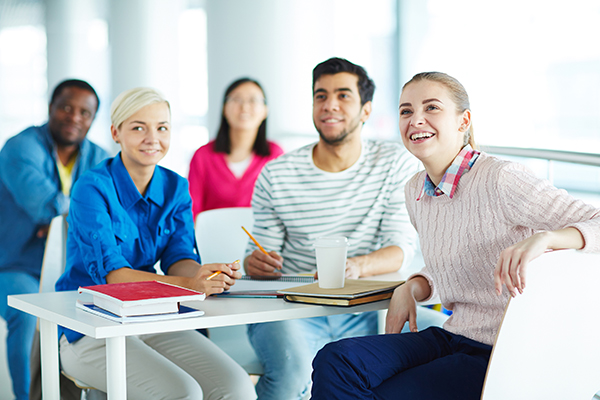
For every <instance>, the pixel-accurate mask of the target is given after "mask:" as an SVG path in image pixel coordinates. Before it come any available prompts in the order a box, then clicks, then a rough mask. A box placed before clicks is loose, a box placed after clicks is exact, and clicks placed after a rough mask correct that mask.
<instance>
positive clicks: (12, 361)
mask: <svg viewBox="0 0 600 400" xmlns="http://www.w3.org/2000/svg"><path fill="white" fill-rule="evenodd" d="M39 287H40V282H39V278H37V277H34V276H32V275H30V274H28V273H26V272H18V271H0V316H1V317H2V318H3V319H4V320H5V321H6V325H7V329H8V335H7V337H6V352H7V353H8V354H7V355H8V369H9V370H10V377H11V379H12V385H13V393H14V394H15V396H16V398H17V400H25V399H29V375H30V374H29V357H30V355H31V343H32V341H33V335H34V334H35V326H36V323H37V318H35V317H34V316H32V315H29V314H26V313H24V312H22V311H19V310H17V309H15V308H12V307H9V306H8V303H7V296H8V295H13V294H27V293H37V292H39V290H40V289H39Z"/></svg>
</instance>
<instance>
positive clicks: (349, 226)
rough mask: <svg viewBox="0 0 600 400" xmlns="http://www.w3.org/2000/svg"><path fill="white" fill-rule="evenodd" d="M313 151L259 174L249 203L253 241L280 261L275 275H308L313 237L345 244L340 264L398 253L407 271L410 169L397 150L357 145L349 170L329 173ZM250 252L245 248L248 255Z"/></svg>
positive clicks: (411, 239)
mask: <svg viewBox="0 0 600 400" xmlns="http://www.w3.org/2000/svg"><path fill="white" fill-rule="evenodd" d="M315 145H316V144H311V145H308V146H304V147H302V148H300V149H297V150H295V151H293V152H291V153H287V154H284V155H283V156H280V157H279V158H277V159H276V160H273V161H271V162H269V163H268V164H267V165H266V166H265V168H264V169H263V170H262V172H261V174H260V175H259V177H258V179H257V181H256V186H255V188H254V195H253V197H252V208H253V211H254V219H255V222H254V229H253V234H254V237H255V238H256V240H258V242H259V243H260V244H261V245H262V246H263V247H264V248H265V249H266V250H267V251H272V250H275V251H277V252H278V253H279V254H280V255H281V256H282V257H283V259H284V262H283V270H282V272H283V273H306V272H313V271H315V270H316V263H315V251H314V248H313V245H314V242H315V239H316V238H318V237H320V236H346V237H347V238H348V240H349V242H350V244H349V247H348V257H355V256H360V255H365V254H369V253H371V252H373V251H375V250H378V249H380V248H383V247H388V246H399V247H400V248H401V249H402V250H403V252H404V264H405V265H408V264H410V262H411V260H412V257H413V254H414V247H415V242H416V234H415V231H414V228H413V227H412V225H411V223H410V220H409V218H408V213H407V211H406V206H405V201H404V185H405V184H406V182H407V181H408V180H409V179H410V178H411V177H412V176H413V175H414V174H415V173H416V172H417V170H418V161H417V160H416V159H415V158H414V157H413V156H412V155H410V154H409V153H408V152H407V151H406V150H405V149H404V148H403V147H402V146H401V145H400V144H399V143H391V142H377V141H370V140H365V141H363V143H362V151H361V155H360V157H359V159H358V160H357V161H356V162H355V163H354V165H352V166H351V167H350V168H348V169H346V170H344V171H341V172H336V173H332V172H326V171H323V170H320V169H319V168H317V167H316V166H315V164H314V162H313V158H312V154H313V149H314V147H315ZM256 248H257V247H256V246H255V245H254V243H252V242H251V241H249V248H248V254H250V253H251V252H252V251H254V250H255V249H256ZM399 267H400V266H399Z"/></svg>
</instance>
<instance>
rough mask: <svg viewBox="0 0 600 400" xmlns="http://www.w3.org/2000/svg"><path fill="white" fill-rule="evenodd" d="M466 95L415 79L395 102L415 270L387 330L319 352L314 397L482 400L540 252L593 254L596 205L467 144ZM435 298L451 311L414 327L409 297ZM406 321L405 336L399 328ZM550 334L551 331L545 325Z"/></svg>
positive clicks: (598, 225) (444, 79) (436, 80)
mask: <svg viewBox="0 0 600 400" xmlns="http://www.w3.org/2000/svg"><path fill="white" fill-rule="evenodd" d="M472 131H473V129H472V125H471V110H470V105H469V98H468V96H467V93H466V91H465V89H464V87H463V86H462V85H461V84H460V83H459V82H458V81H457V80H456V79H454V78H452V77H450V76H448V75H446V74H443V73H439V72H431V73H422V74H418V75H415V76H414V77H413V78H412V79H411V80H410V81H409V82H408V83H407V84H406V85H404V88H403V90H402V95H401V97H400V133H401V136H402V141H403V142H404V145H405V146H406V148H407V149H408V150H409V151H410V152H411V153H412V154H413V155H415V156H416V157H417V158H418V159H419V160H421V162H422V163H423V165H424V166H425V171H422V172H420V173H417V174H416V175H415V176H414V177H413V178H412V179H411V180H410V181H409V182H408V183H407V185H406V187H405V193H406V206H407V209H408V213H409V215H410V218H411V222H412V224H413V225H414V226H415V228H416V230H417V232H418V233H419V238H420V244H421V249H422V252H423V257H424V260H425V265H426V266H425V267H424V268H423V270H422V271H420V272H419V273H417V274H414V275H413V276H411V277H410V278H409V279H408V281H407V282H406V284H404V285H402V286H400V287H399V288H398V289H396V291H395V292H394V295H393V297H392V300H391V303H390V307H389V310H388V316H387V321H386V333H387V334H386V335H379V336H368V337H362V338H352V339H345V340H341V341H338V342H334V343H331V344H329V345H327V346H325V347H324V348H323V349H322V350H321V351H320V352H319V354H317V356H316V358H315V360H314V362H313V367H314V373H313V388H312V390H313V391H312V393H313V397H312V398H313V399H314V400H318V399H328V400H331V399H344V400H346V399H403V400H405V399H414V400H417V399H436V400H440V399H460V400H469V399H479V398H480V396H481V390H482V388H483V382H484V378H485V372H486V368H487V364H488V362H489V357H490V354H491V350H492V345H493V343H494V339H495V336H496V333H497V331H498V328H499V326H500V322H501V320H502V315H503V311H504V308H505V306H506V303H507V302H508V299H509V297H510V296H513V297H514V296H517V295H518V294H519V293H522V292H523V290H525V271H526V266H527V263H528V262H529V261H531V260H533V259H534V258H536V257H538V256H540V255H541V254H543V253H544V252H545V251H546V250H555V249H582V250H583V251H589V252H600V210H598V209H596V208H594V207H592V206H590V205H587V204H585V203H583V202H582V201H580V200H576V199H574V198H573V197H571V196H569V195H568V194H567V193H566V192H565V191H564V190H559V189H557V188H555V187H553V186H552V185H550V183H549V182H547V181H544V180H541V179H538V178H536V177H534V176H533V174H532V173H531V172H530V171H529V170H527V169H526V168H525V167H523V166H521V165H519V164H516V163H512V162H508V161H504V160H501V159H498V158H495V157H492V156H490V155H488V154H486V153H483V152H478V151H476V150H475V149H474V143H473V132H472ZM435 295H439V297H440V299H441V301H442V304H443V305H444V307H445V308H447V309H449V310H452V311H453V314H452V316H451V317H450V318H449V319H448V320H447V321H446V323H445V324H444V329H441V328H428V329H426V330H424V331H421V332H417V327H416V322H415V321H416V312H417V307H416V303H417V302H419V301H425V300H427V299H429V298H431V297H432V296H435ZM407 322H408V324H409V327H410V330H411V332H410V333H404V334H401V333H399V332H400V331H401V329H402V327H403V326H404V325H405V324H406V323H407ZM550 329H552V328H550Z"/></svg>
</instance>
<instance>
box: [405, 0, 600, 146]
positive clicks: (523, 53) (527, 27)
mask: <svg viewBox="0 0 600 400" xmlns="http://www.w3.org/2000/svg"><path fill="white" fill-rule="evenodd" d="M401 5H402V8H401V10H400V25H401V26H403V29H402V36H401V56H400V60H401V65H402V77H401V78H402V82H406V81H407V80H408V79H410V77H411V76H412V75H414V74H415V73H418V72H422V71H443V72H447V73H449V74H450V75H452V76H454V77H455V78H457V79H458V80H459V81H461V82H462V83H463V85H464V86H465V87H466V89H467V91H468V92H469V95H470V97H471V106H472V110H473V120H474V127H475V135H476V136H475V137H476V139H477V141H478V142H479V143H482V144H487V145H496V146H511V147H525V148H547V149H555V150H568V151H577V152H598V151H600V46H598V43H597V42H598V38H600V2H598V1H596V0H573V1H570V2H568V3H564V2H559V1H554V0H528V1H520V0H508V1H501V2H482V1H478V0H457V1H451V2H449V1H445V0H427V1H420V0H416V1H414V0H407V1H402V2H401Z"/></svg>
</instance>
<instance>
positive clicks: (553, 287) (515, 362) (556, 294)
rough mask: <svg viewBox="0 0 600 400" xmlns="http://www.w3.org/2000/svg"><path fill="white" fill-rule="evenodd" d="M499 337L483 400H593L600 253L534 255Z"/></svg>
mask: <svg viewBox="0 0 600 400" xmlns="http://www.w3.org/2000/svg"><path fill="white" fill-rule="evenodd" d="M526 283H527V284H526V288H525V291H524V293H523V294H522V295H519V296H517V297H516V298H514V299H512V300H510V302H509V304H508V305H507V307H506V311H505V314H504V319H503V321H502V325H501V327H500V330H499V332H498V336H497V338H496V343H495V344H494V349H493V352H492V357H491V360H490V364H489V366H488V371H487V375H486V379H485V386H484V390H483V394H482V397H481V398H482V400H505V399H511V400H521V399H522V400H531V399H543V400H564V399H569V400H590V399H592V397H594V394H595V393H596V392H598V391H599V389H600V340H599V339H598V334H599V332H600V313H599V312H598V287H599V286H600V255H598V254H586V253H582V252H578V251H574V250H562V251H554V252H551V253H548V254H544V255H542V256H541V257H539V258H538V259H536V260H534V261H532V262H531V263H530V265H529V267H528V268H527V282H526Z"/></svg>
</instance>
